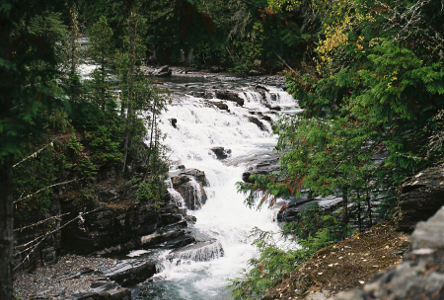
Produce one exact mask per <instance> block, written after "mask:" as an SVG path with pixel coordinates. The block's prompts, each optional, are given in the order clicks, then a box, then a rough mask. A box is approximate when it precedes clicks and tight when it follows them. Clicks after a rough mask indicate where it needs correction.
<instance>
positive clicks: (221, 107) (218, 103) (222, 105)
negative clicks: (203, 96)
mask: <svg viewBox="0 0 444 300" xmlns="http://www.w3.org/2000/svg"><path fill="white" fill-rule="evenodd" d="M209 103H211V104H213V105H214V106H216V107H217V108H219V109H220V110H226V111H230V110H229V109H228V105H226V104H225V103H223V102H215V101H214V102H213V101H210V102H209Z"/></svg>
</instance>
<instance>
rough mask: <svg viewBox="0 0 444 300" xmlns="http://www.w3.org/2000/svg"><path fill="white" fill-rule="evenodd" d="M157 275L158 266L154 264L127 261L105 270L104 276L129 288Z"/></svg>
mask: <svg viewBox="0 0 444 300" xmlns="http://www.w3.org/2000/svg"><path fill="white" fill-rule="evenodd" d="M155 273H156V265H155V264H154V263H153V262H144V261H140V260H127V261H123V262H121V263H119V264H117V265H116V266H115V267H113V268H110V269H108V270H105V271H104V272H103V276H104V277H107V278H110V279H111V280H113V281H115V282H117V283H119V284H120V285H121V286H123V287H128V286H132V285H135V284H137V283H139V282H142V281H145V280H146V279H148V278H150V277H152V276H153V275H154V274H155Z"/></svg>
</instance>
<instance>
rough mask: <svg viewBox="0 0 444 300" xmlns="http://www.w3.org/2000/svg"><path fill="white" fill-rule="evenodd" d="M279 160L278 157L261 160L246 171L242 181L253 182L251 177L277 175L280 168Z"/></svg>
mask: <svg viewBox="0 0 444 300" xmlns="http://www.w3.org/2000/svg"><path fill="white" fill-rule="evenodd" d="M278 160H279V156H278V155H274V156H271V157H266V158H261V159H259V160H258V161H256V162H254V163H252V165H251V166H250V167H248V168H247V169H246V171H245V172H244V173H243V174H242V180H243V181H245V182H251V180H250V175H257V174H262V175H266V174H272V173H276V172H277V171H279V167H280V164H279V162H278Z"/></svg>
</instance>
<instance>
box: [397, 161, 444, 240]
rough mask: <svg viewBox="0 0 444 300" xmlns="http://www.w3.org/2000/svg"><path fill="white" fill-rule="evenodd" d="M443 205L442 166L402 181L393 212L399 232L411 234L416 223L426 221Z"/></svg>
mask: <svg viewBox="0 0 444 300" xmlns="http://www.w3.org/2000/svg"><path fill="white" fill-rule="evenodd" d="M443 205H444V167H443V166H439V167H434V168H429V169H427V170H425V171H422V172H420V173H419V174H417V175H415V176H413V177H411V178H408V179H406V180H404V181H403V182H402V184H401V187H400V192H399V197H398V205H397V208H396V212H395V220H396V221H397V223H398V228H399V230H401V231H404V232H412V230H413V228H414V226H415V224H416V223H418V222H419V221H425V220H427V219H428V218H430V217H431V216H433V215H434V214H435V213H436V212H437V211H438V209H440V208H441V207H442V206H443Z"/></svg>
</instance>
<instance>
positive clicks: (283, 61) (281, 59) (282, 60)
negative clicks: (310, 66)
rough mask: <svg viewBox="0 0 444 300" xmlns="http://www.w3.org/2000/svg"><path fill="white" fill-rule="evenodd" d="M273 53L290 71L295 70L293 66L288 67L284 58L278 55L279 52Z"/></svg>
mask: <svg viewBox="0 0 444 300" xmlns="http://www.w3.org/2000/svg"><path fill="white" fill-rule="evenodd" d="M275 54H276V56H277V57H278V58H279V59H280V61H281V62H282V63H283V64H284V65H286V66H287V68H289V69H290V70H291V71H293V72H295V70H293V68H292V67H290V66H289V65H288V64H287V63H286V62H285V60H284V59H283V58H282V57H280V56H279V54H277V53H275Z"/></svg>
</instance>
